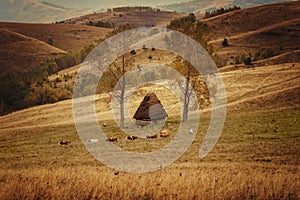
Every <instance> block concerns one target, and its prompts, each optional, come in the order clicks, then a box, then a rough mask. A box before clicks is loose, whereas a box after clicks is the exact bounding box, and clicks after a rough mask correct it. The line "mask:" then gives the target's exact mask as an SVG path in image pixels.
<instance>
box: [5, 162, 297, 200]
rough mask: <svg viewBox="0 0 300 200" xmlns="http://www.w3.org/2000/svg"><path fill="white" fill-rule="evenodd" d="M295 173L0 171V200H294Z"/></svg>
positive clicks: (211, 168) (259, 167)
mask: <svg viewBox="0 0 300 200" xmlns="http://www.w3.org/2000/svg"><path fill="white" fill-rule="evenodd" d="M299 178H300V177H299V168H298V167H295V166H281V167H278V166H277V165H274V164H268V165H266V164H252V163H221V162H218V163H200V164H177V165H173V166H171V167H167V168H166V169H163V170H161V171H157V172H154V173H148V174H127V173H122V172H120V173H119V174H117V173H116V172H114V171H113V170H111V169H108V168H106V167H103V166H102V167H101V166H80V167H78V166H75V167H60V168H52V169H47V168H40V167H38V168H35V167H33V168H31V169H30V170H28V169H21V170H14V169H13V170H12V169H9V170H0V180H1V182H0V185H1V187H0V188H1V189H0V192H1V197H2V198H1V199H297V198H299V192H298V188H299V186H300V184H299Z"/></svg>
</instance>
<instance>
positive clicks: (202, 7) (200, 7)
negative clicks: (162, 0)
mask: <svg viewBox="0 0 300 200" xmlns="http://www.w3.org/2000/svg"><path fill="white" fill-rule="evenodd" d="M277 2H283V1H282V0H267V1H266V0H225V1H224V0H223V1H219V0H209V1H201V0H191V1H188V2H181V3H175V4H170V5H164V6H162V9H165V10H173V11H177V12H185V13H205V12H206V11H210V12H211V11H213V10H216V9H219V8H221V7H229V6H233V5H236V6H239V7H241V8H249V7H254V6H259V5H264V4H273V3H277Z"/></svg>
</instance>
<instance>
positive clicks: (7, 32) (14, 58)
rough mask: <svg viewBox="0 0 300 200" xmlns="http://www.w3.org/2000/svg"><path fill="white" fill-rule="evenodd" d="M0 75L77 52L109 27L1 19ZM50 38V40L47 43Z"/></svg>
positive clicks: (103, 34)
mask: <svg viewBox="0 0 300 200" xmlns="http://www.w3.org/2000/svg"><path fill="white" fill-rule="evenodd" d="M0 31H1V38H0V40H1V42H0V46H1V50H0V51H1V53H0V60H1V61H0V62H1V65H0V66H1V71H2V73H1V75H2V76H4V75H6V74H8V73H15V72H22V71H23V72H24V70H30V69H34V68H35V67H38V66H39V65H40V64H42V63H45V62H46V61H47V60H50V59H53V58H55V57H58V56H59V55H62V54H66V53H67V52H73V53H77V52H79V51H80V50H82V49H83V48H84V47H88V46H89V45H91V44H96V41H97V40H100V39H103V38H105V37H106V35H107V34H108V33H109V32H110V31H111V30H110V29H105V28H96V27H90V26H81V25H71V24H69V25H65V24H26V23H9V22H0ZM49 40H51V44H49V42H50V41H49Z"/></svg>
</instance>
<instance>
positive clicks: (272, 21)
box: [204, 1, 300, 65]
mask: <svg viewBox="0 0 300 200" xmlns="http://www.w3.org/2000/svg"><path fill="white" fill-rule="evenodd" d="M299 5H300V2H299V1H294V2H286V3H278V4H272V5H265V6H259V7H254V8H248V9H242V10H237V11H234V12H229V13H226V14H223V15H219V16H216V17H213V18H209V19H205V20H204V22H205V23H206V24H207V25H208V27H209V36H208V37H209V38H210V41H209V43H210V44H211V45H212V48H213V51H214V52H215V55H217V56H218V59H220V60H222V61H221V62H223V64H222V65H229V64H238V63H237V62H236V61H237V59H241V56H242V55H243V54H244V56H245V57H248V56H249V54H251V55H250V57H251V59H252V61H253V60H254V61H255V60H261V59H265V58H267V57H268V56H270V57H271V56H276V55H279V54H282V57H281V59H282V60H286V62H299V52H298V53H297V51H298V50H299V46H300V43H299V40H298V39H297V38H299V37H300V35H299V26H298V24H299V22H300V21H299V18H300V14H299V13H300V12H299V11H300V10H299ZM266 16H267V17H266ZM225 38H226V39H227V43H228V45H227V46H223V45H222V42H223V41H224V39H225ZM267 51H268V52H267ZM288 52H290V53H292V54H295V55H296V56H290V54H286V53H288ZM256 54H257V55H256ZM262 54H269V55H262ZM285 56H287V57H286V58H284V57H285ZM275 61H276V60H274V62H273V64H275V63H276V62H275ZM269 64H271V63H269Z"/></svg>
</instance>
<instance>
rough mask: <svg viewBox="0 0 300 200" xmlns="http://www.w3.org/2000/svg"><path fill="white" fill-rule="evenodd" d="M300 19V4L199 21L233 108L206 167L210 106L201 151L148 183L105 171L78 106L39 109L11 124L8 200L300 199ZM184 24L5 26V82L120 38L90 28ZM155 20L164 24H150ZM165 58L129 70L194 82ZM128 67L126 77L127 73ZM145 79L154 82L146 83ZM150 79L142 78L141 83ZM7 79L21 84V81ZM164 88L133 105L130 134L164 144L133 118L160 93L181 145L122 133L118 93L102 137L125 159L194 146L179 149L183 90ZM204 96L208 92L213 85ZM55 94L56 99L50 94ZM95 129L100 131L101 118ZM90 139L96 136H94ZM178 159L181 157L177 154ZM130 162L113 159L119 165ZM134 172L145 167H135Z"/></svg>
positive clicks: (150, 54) (61, 76)
mask: <svg viewBox="0 0 300 200" xmlns="http://www.w3.org/2000/svg"><path fill="white" fill-rule="evenodd" d="M226 2H227V3H228V2H229V1H226ZM226 2H225V3H226ZM192 3H193V2H192ZM216 3H218V4H216V5H219V3H222V2H221V1H216ZM223 3H224V2H223ZM222 5H223V4H222ZM207 6H208V5H207ZM299 13H300V12H299V1H291V2H285V3H278V4H273V5H266V6H260V7H255V8H248V9H242V10H237V11H234V12H229V13H225V14H223V15H219V16H216V17H212V18H209V19H202V17H201V16H202V15H201V14H198V15H197V17H198V18H199V19H200V18H201V19H202V22H204V23H206V24H207V28H208V30H209V33H208V35H206V36H207V37H208V38H207V40H208V50H209V51H210V53H211V54H212V57H214V58H215V61H216V62H217V64H218V65H219V64H221V65H219V66H222V68H220V69H219V70H220V74H221V76H222V80H223V82H224V86H225V90H226V101H227V103H226V109H227V110H226V119H225V123H224V128H223V130H222V134H221V137H220V138H219V140H218V142H217V144H216V145H215V146H214V148H213V149H212V151H211V152H210V153H209V154H208V155H207V156H206V157H205V158H203V159H200V158H199V150H200V148H201V145H202V143H203V141H204V140H205V136H206V134H207V131H208V129H209V124H210V121H211V108H210V106H209V105H205V106H204V108H203V109H202V110H201V111H200V114H199V118H200V120H199V119H196V118H192V120H191V121H192V123H193V124H195V123H199V127H198V130H196V129H194V133H191V134H194V135H195V139H194V140H193V142H192V144H191V145H190V146H189V147H188V149H187V150H186V151H185V152H184V153H183V154H182V155H181V156H180V157H179V158H178V159H177V160H176V161H174V162H173V163H171V164H170V165H168V166H166V167H161V168H162V169H159V170H157V171H153V172H147V173H128V172H124V171H122V170H117V169H113V168H110V167H108V166H106V165H105V164H103V163H101V162H100V161H98V160H96V159H95V158H94V157H93V156H92V155H91V154H90V153H89V151H88V150H87V149H86V148H85V146H84V143H83V141H81V140H80V138H79V134H78V130H77V129H76V125H75V119H74V115H73V112H72V100H70V99H69V100H64V101H59V102H57V103H52V104H50V103H49V104H45V105H40V106H34V107H31V108H26V109H23V110H19V111H16V112H11V113H9V114H6V115H3V116H0V200H2V199H3V200H10V199H292V200H296V199H300V190H299V188H300V132H299V130H300V123H299V121H300V85H299V82H300V73H299V72H300V63H299V58H300V57H299V53H300V50H299V45H300V44H299V40H297V38H299V17H300V16H299ZM183 15H184V14H182V13H175V12H167V11H158V10H155V11H144V12H139V11H136V12H135V11H134V12H106V13H94V14H90V15H86V16H82V17H77V18H73V19H69V20H65V21H64V22H65V23H66V24H21V23H5V22H1V23H0V36H1V37H0V46H1V47H3V48H2V49H1V50H0V68H1V75H0V76H4V75H8V74H13V73H23V72H28V71H30V70H31V69H35V68H36V67H38V66H39V65H40V64H41V63H44V62H45V61H47V60H50V59H53V58H54V57H57V56H59V55H60V56H62V55H72V54H74V55H75V54H76V53H78V52H79V51H81V50H87V48H85V47H88V46H90V45H92V44H96V43H97V42H99V41H100V40H101V39H104V38H105V37H107V35H109V34H111V31H112V29H104V28H98V27H92V26H86V25H83V24H86V23H87V22H89V21H93V22H97V21H99V20H103V21H106V20H107V21H112V22H114V23H115V24H116V25H121V24H124V23H127V22H130V23H133V24H134V25H136V26H154V25H156V26H160V27H165V26H166V25H167V23H168V22H169V21H170V20H171V19H174V18H176V17H180V16H183ZM266 16H267V17H266ZM149 19H151V20H152V22H151V23H153V24H149ZM67 23H69V24H67ZM195 24H196V22H195ZM225 38H226V39H228V45H227V46H226V45H225V46H224V45H222V41H224V39H225ZM261 47H264V48H268V50H270V51H274V52H276V51H277V50H278V49H280V51H278V52H276V56H271V57H270V56H269V57H268V58H260V59H258V61H256V60H254V57H255V54H256V53H257V52H258V51H260V50H261ZM277 47H278V49H276V48H277ZM140 48H142V45H141V47H140ZM155 48H156V47H154V48H152V47H148V48H143V49H135V50H136V51H135V54H134V55H131V58H130V59H131V60H130V59H129V58H128V59H129V60H128V63H127V61H126V60H125V61H126V62H125V63H127V65H128V66H127V65H126V64H125V65H126V66H125V68H126V70H128V69H129V68H130V67H131V66H141V67H140V68H139V67H137V69H140V70H142V68H143V69H144V67H145V65H146V64H149V63H150V64H157V63H159V64H164V65H167V66H171V67H173V68H174V69H177V70H178V71H185V69H184V68H182V65H180V62H181V61H179V60H178V57H177V56H176V55H175V54H173V53H170V52H165V51H162V50H159V49H155ZM274 52H273V53H274ZM128 54H129V53H128ZM74 55H73V56H74ZM242 55H244V56H249V57H251V58H252V59H253V60H252V64H251V65H246V63H245V64H243V63H242V61H241V62H239V63H235V61H236V57H239V58H241V57H242ZM121 59H122V57H119V60H118V59H117V60H116V63H117V62H119V63H121ZM125 59H126V58H125ZM218 59H219V60H218ZM131 62H132V63H131ZM76 63H77V64H78V62H76ZM74 65H75V64H74ZM116 65H117V64H116ZM72 66H73V65H72ZM120 66H121V64H120ZM120 66H115V67H116V73H117V71H118V70H119V69H121V68H120ZM68 67H69V66H68ZM80 67H81V66H80V65H76V66H73V67H70V68H67V69H65V67H63V68H62V69H64V70H62V71H59V72H57V73H54V74H52V75H50V76H49V77H48V78H47V79H45V80H44V81H46V82H47V84H49V85H51V86H53V88H57V89H58V90H59V89H65V88H69V89H70V90H71V88H72V87H73V82H74V80H75V77H76V75H77V73H78V70H79V68H80ZM2 68H3V69H2ZM157 71H158V70H157ZM159 72H160V71H159ZM185 73H186V72H185ZM139 75H141V77H142V72H141V74H139ZM152 75H153V74H152ZM152 75H151V76H152ZM105 76H106V77H105ZM12 77H13V76H12ZM103 77H104V78H103V79H101V81H102V82H101V81H100V83H101V84H102V85H101V86H103V88H100V89H99V88H98V89H99V90H98V91H102V90H103V91H109V89H108V88H109V87H110V86H111V85H112V84H113V83H114V81H113V79H110V77H109V78H108V76H107V74H105V73H104V75H103ZM141 77H130V78H131V79H132V81H136V82H139V81H141V79H142V78H141ZM195 77H196V76H195ZM195 77H192V78H195ZM6 78H8V79H7V80H10V76H6ZM134 78H136V79H134ZM197 78H198V77H197ZM3 80H4V79H3ZM11 80H13V78H12V79H11ZM88 81H89V80H88ZM197 81H199V79H197ZM3 82H4V83H3V85H4V87H3V88H1V89H3V91H5V92H4V94H6V91H8V89H11V90H10V91H12V92H11V93H8V95H7V96H8V97H14V96H16V95H17V88H13V86H14V85H13V86H12V88H5V84H6V82H5V81H3ZM157 83H159V84H166V83H168V81H166V80H159V81H157V82H155V83H152V84H146V85H143V86H142V87H140V88H138V90H137V91H135V92H134V93H133V95H132V96H130V97H129V100H128V102H129V107H128V108H129V112H128V115H127V116H129V118H127V119H126V121H125V122H126V123H125V125H126V126H127V128H126V129H124V130H127V131H128V130H131V131H132V132H131V134H134V135H138V134H139V132H138V131H144V132H147V134H149V135H150V134H153V133H158V132H159V130H156V129H154V128H155V127H152V126H150V127H143V128H137V127H136V126H135V125H132V124H129V123H128V122H129V121H130V120H132V121H133V119H132V116H133V115H134V113H135V111H136V110H137V108H138V106H139V104H140V102H141V101H142V100H143V98H144V96H145V95H146V94H147V93H150V92H154V93H155V94H156V95H157V97H158V98H159V99H160V101H161V104H162V105H163V106H164V108H165V110H166V112H167V113H168V118H167V121H166V123H165V124H164V127H163V129H166V130H167V131H168V132H169V133H170V136H169V137H167V138H163V137H160V136H158V137H157V138H155V139H149V138H145V137H139V138H138V139H137V140H133V141H131V140H126V139H125V136H127V135H126V133H125V132H126V131H125V132H124V131H122V130H121V129H120V128H118V125H117V124H118V123H117V121H115V120H114V118H113V114H112V112H111V110H112V108H115V107H114V106H113V105H112V104H111V95H112V94H111V92H108V93H102V94H97V95H95V111H96V117H97V120H98V123H99V126H101V127H102V129H103V131H104V133H105V134H106V136H107V137H117V139H118V141H116V142H114V143H113V145H115V146H116V147H118V148H119V149H123V150H124V151H128V152H135V153H149V152H155V151H156V150H159V149H161V148H163V147H166V146H167V145H168V144H170V143H171V142H172V141H176V140H177V141H179V142H180V146H177V147H178V149H180V148H181V147H182V146H183V145H181V144H183V143H181V140H179V139H178V137H177V131H178V130H179V127H180V124H181V120H180V117H181V116H180V114H181V105H180V104H179V100H178V99H177V98H176V97H175V95H174V94H175V93H174V90H175V89H174V88H173V89H172V90H170V89H166V87H163V86H162V85H159V84H157ZM198 86H199V88H201V87H203V85H201V83H199V85H198ZM15 89H16V90H15ZM33 89H36V88H33ZM40 89H43V87H41V88H40ZM88 89H89V88H88ZM127 89H128V88H127ZM127 89H126V91H127ZM129 89H130V88H129ZM201 89H203V88H201ZM44 91H45V92H44V93H45V95H47V90H44ZM44 93H40V94H44ZM29 94H31V93H29ZM37 94H39V93H37ZM198 97H199V96H198ZM201 98H202V100H203V101H205V102H206V103H207V102H208V100H207V93H206V91H205V89H203V90H201ZM83 99H84V98H83ZM211 100H212V99H211ZM84 103H85V102H84ZM86 103H89V104H90V103H91V102H86ZM34 105H35V104H34ZM91 105H92V104H91ZM1 106H2V107H3V102H0V110H1ZM80 106H82V107H79V109H81V110H80V111H82V112H85V109H86V108H87V106H86V104H80ZM2 109H3V108H2ZM126 114H127V112H126ZM85 119H86V120H87V121H86V122H88V123H89V122H90V121H89V120H90V118H89V116H87V118H85ZM217 125H220V124H217ZM212 126H215V124H213V125H212ZM183 127H184V130H190V129H189V128H190V124H188V123H183ZM86 128H89V125H86ZM87 130H90V129H87ZM86 134H87V135H89V134H90V132H89V131H86ZM187 134H189V133H187ZM139 136H140V135H139ZM89 139H93V138H89ZM105 139H106V138H105ZM105 139H103V140H101V141H96V142H91V141H89V142H87V141H85V142H86V143H88V144H89V145H93V143H97V142H99V143H101V142H103V143H102V146H103V147H105V145H106V144H108V141H105ZM183 139H185V138H183ZM63 140H70V144H68V143H67V145H61V144H60V143H61V141H63ZM103 144H104V145H103ZM102 146H101V147H102ZM175 150H177V149H176V148H174V151H172V152H171V153H174V152H175V153H176V151H175ZM101 153H105V154H106V155H109V156H110V155H113V153H114V152H111V151H109V150H107V149H106V148H105V150H104V151H103V152H101ZM123 153H124V152H123ZM123 155H124V154H123ZM166 157H167V155H166V156H162V157H161V158H160V159H158V161H159V162H161V163H163V162H162V161H165V160H166ZM122 158H123V157H119V158H116V157H114V156H112V157H111V159H112V160H113V161H115V160H122ZM161 163H160V164H161ZM130 164H132V165H131V166H135V165H137V163H135V162H131V163H130ZM147 164H148V166H150V165H151V164H152V163H150V162H149V163H147ZM148 166H147V165H146V166H145V167H148ZM160 166H162V164H161V165H160ZM144 169H145V168H144Z"/></svg>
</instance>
